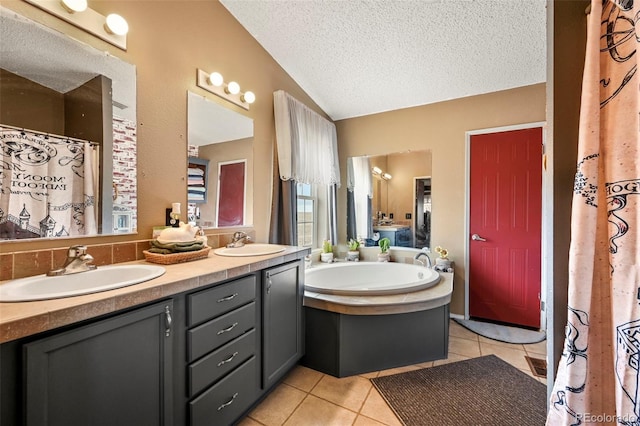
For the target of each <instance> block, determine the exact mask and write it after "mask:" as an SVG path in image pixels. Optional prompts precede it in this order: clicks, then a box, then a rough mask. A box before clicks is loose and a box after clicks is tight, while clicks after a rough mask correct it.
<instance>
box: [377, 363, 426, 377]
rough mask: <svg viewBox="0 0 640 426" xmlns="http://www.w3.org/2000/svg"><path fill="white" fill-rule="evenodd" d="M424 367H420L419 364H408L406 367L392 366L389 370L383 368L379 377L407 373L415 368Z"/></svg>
mask: <svg viewBox="0 0 640 426" xmlns="http://www.w3.org/2000/svg"><path fill="white" fill-rule="evenodd" d="M421 368H423V367H420V366H419V365H417V364H416V365H406V366H404V367H396V368H390V369H388V370H382V371H380V372H379V373H378V377H384V376H391V375H393V374H400V373H406V372H407V371H413V370H419V369H421Z"/></svg>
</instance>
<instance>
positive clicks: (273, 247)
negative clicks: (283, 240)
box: [213, 243, 286, 257]
mask: <svg viewBox="0 0 640 426" xmlns="http://www.w3.org/2000/svg"><path fill="white" fill-rule="evenodd" d="M285 250H286V247H285V246H281V245H278V244H261V243H252V244H245V245H243V246H242V247H220V248H217V249H215V250H214V251H213V252H214V253H215V254H217V255H220V256H232V257H234V256H262V255H265V254H274V253H280V252H281V251H285Z"/></svg>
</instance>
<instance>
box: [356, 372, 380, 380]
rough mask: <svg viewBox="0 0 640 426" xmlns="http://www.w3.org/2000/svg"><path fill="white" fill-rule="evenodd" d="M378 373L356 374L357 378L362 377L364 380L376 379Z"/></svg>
mask: <svg viewBox="0 0 640 426" xmlns="http://www.w3.org/2000/svg"><path fill="white" fill-rule="evenodd" d="M379 373H380V372H379V371H372V372H371V373H362V374H358V376H360V377H364V378H365V379H375V378H376V377H378V374H379Z"/></svg>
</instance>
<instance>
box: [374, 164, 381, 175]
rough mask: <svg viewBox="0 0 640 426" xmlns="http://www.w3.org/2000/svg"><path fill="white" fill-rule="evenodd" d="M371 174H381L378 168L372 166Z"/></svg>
mask: <svg viewBox="0 0 640 426" xmlns="http://www.w3.org/2000/svg"><path fill="white" fill-rule="evenodd" d="M373 173H374V174H376V175H379V174H382V169H381V168H380V167H377V166H374V167H373Z"/></svg>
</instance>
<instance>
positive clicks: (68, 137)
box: [0, 124, 100, 146]
mask: <svg viewBox="0 0 640 426" xmlns="http://www.w3.org/2000/svg"><path fill="white" fill-rule="evenodd" d="M0 128H7V129H10V130H17V131H20V132H30V133H35V134H38V135H43V136H47V137H48V136H52V137H54V138H59V139H66V140H68V141H74V142H83V143H84V142H89V144H90V145H92V146H100V144H99V143H98V142H92V141H88V140H85V139H78V138H72V137H71V136H63V135H56V134H54V133H46V132H41V131H40V130H31V129H25V128H24V127H15V126H10V125H8V124H0Z"/></svg>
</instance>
